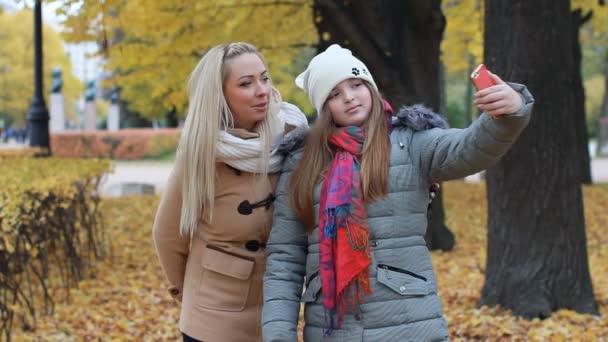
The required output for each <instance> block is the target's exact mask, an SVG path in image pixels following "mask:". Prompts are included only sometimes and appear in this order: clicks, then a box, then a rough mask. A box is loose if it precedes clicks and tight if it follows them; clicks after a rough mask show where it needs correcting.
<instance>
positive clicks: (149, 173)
mask: <svg viewBox="0 0 608 342" xmlns="http://www.w3.org/2000/svg"><path fill="white" fill-rule="evenodd" d="M172 167H173V162H156V161H149V162H148V161H134V162H125V161H119V162H115V163H114V173H113V174H110V175H107V176H106V179H105V181H104V183H103V184H102V193H103V194H105V195H107V196H117V195H120V191H121V190H120V187H121V184H122V183H143V184H149V185H151V186H153V187H154V190H155V192H156V193H161V192H163V191H164V188H165V184H166V182H167V179H168V178H169V174H170V173H171V169H172ZM591 168H592V169H591V173H592V177H593V181H594V182H595V183H608V158H601V159H597V158H596V159H593V160H592V163H591ZM480 179H481V178H480V175H479V174H475V175H472V176H469V177H467V178H466V179H465V180H466V181H467V182H478V181H480Z"/></svg>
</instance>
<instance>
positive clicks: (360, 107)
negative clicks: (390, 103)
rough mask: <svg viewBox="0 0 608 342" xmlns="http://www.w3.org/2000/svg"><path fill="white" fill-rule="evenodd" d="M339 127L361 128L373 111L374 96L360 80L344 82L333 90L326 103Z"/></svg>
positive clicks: (353, 79)
mask: <svg viewBox="0 0 608 342" xmlns="http://www.w3.org/2000/svg"><path fill="white" fill-rule="evenodd" d="M326 105H327V108H328V109H329V112H330V113H331V116H332V118H333V119H334V122H335V123H336V125H338V126H350V125H354V126H361V125H362V124H363V123H364V122H365V120H366V119H367V117H368V116H369V113H370V111H371V109H372V95H371V93H370V91H369V88H367V85H365V82H364V81H363V80H361V79H359V78H349V79H347V80H344V81H342V82H340V83H338V85H336V86H335V87H334V89H332V91H331V92H330V93H329V97H328V98H327V102H326Z"/></svg>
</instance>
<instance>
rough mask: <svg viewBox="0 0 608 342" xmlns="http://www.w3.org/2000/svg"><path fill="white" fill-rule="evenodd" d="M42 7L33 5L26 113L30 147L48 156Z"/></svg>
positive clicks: (39, 3)
mask: <svg viewBox="0 0 608 342" xmlns="http://www.w3.org/2000/svg"><path fill="white" fill-rule="evenodd" d="M42 89H43V88H42V5H41V0H36V4H35V5H34V97H33V98H32V104H31V106H30V110H29V112H28V113H27V121H28V130H29V136H30V146H32V147H33V146H36V147H42V148H46V149H48V151H49V154H50V143H49V112H48V110H47V108H46V103H45V102H44V97H43V96H42Z"/></svg>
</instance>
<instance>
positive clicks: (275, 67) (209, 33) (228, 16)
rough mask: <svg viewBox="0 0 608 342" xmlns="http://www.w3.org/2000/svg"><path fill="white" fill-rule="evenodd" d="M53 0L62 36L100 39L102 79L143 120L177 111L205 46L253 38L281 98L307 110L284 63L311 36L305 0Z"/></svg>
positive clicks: (180, 110)
mask: <svg viewBox="0 0 608 342" xmlns="http://www.w3.org/2000/svg"><path fill="white" fill-rule="evenodd" d="M56 1H57V2H59V1H58V0H56ZM60 4H61V7H60V9H59V13H58V14H59V15H61V16H63V17H64V18H65V26H66V31H65V32H64V34H65V36H66V38H67V39H68V40H69V41H73V42H80V41H90V40H95V41H98V42H100V44H99V45H100V55H102V56H103V57H104V58H105V60H106V65H105V69H107V70H108V71H110V72H111V73H112V75H113V76H112V77H111V78H110V79H109V80H108V81H107V82H105V84H106V85H117V86H120V87H121V89H122V91H121V98H122V99H124V100H125V101H127V102H128V104H129V108H130V109H132V110H134V111H137V112H139V113H141V114H142V116H144V117H146V118H148V119H157V118H162V117H164V116H165V115H166V114H167V113H175V114H177V116H180V117H182V116H183V114H184V112H185V108H186V105H187V98H186V82H187V79H188V77H189V75H190V72H191V71H192V69H193V68H194V66H195V65H196V63H197V62H198V61H199V60H200V58H201V57H202V56H203V55H204V53H205V52H206V51H207V49H209V48H210V47H212V46H214V45H217V44H221V43H225V42H229V41H247V42H250V43H253V44H254V45H256V46H257V47H258V48H259V49H260V51H261V52H262V53H263V54H264V55H265V57H266V58H267V60H268V62H269V68H270V72H271V76H272V78H273V81H274V84H275V85H276V86H277V87H278V88H279V90H280V91H281V93H282V95H283V97H284V98H285V99H289V100H290V101H292V102H294V103H295V104H297V105H299V106H300V107H301V108H303V109H304V110H306V111H310V110H311V106H310V104H308V100H307V98H306V96H305V94H303V93H302V92H301V91H299V90H297V89H296V86H295V84H294V82H293V80H294V78H295V72H294V71H293V70H291V69H290V66H291V65H292V64H293V62H294V60H296V59H297V58H298V56H300V55H301V54H303V53H306V49H307V48H308V49H310V48H311V47H312V46H313V44H314V42H315V38H316V35H315V31H314V26H313V20H312V17H311V11H310V3H309V2H308V1H306V0H289V1H269V0H242V1H236V0H224V1H211V0H205V1H195V0H185V1H173V0H158V1H143V0H132V1H131V0H130V1H122V0H107V1H103V2H95V1H84V0H71V1H61V2H60ZM172 120H175V118H173V119H172Z"/></svg>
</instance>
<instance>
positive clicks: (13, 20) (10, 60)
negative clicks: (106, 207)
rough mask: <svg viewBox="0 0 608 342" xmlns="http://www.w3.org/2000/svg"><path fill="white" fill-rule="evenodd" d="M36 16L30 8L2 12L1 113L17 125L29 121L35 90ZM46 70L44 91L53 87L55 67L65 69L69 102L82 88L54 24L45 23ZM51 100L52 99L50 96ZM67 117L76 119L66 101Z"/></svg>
mask: <svg viewBox="0 0 608 342" xmlns="http://www.w3.org/2000/svg"><path fill="white" fill-rule="evenodd" d="M32 16H33V13H32V11H31V10H29V9H25V10H22V11H18V12H15V13H1V12H0V94H2V95H1V96H0V113H2V114H3V116H5V118H7V119H8V120H9V121H10V122H12V123H14V124H15V125H18V126H20V125H24V124H25V116H26V115H25V114H26V113H27V110H28V108H29V106H30V100H31V98H30V96H31V94H32V93H33V92H34V84H33V83H32V80H33V79H34V65H33V62H32V58H33V56H34V47H33V45H32V41H33V36H32ZM43 36H44V40H43V49H44V58H45V63H44V70H43V77H44V78H45V81H44V91H43V94H44V95H45V96H48V94H50V91H51V84H52V82H51V79H52V78H51V70H52V69H53V68H55V67H58V68H61V69H62V71H63V81H64V86H63V94H64V96H65V100H66V103H67V104H70V103H73V102H74V101H75V100H76V99H77V98H79V97H80V95H81V92H82V84H81V82H80V81H79V80H78V79H77V78H76V77H75V76H74V74H73V73H72V65H71V62H70V59H69V57H68V56H67V54H66V53H65V51H64V48H63V40H62V39H61V36H60V35H59V33H57V32H56V31H55V30H53V29H52V28H51V27H49V26H46V25H44V26H43ZM47 103H48V99H47ZM65 110H66V117H67V118H70V119H72V120H74V119H76V113H75V112H74V109H73V106H70V105H66V106H65Z"/></svg>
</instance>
